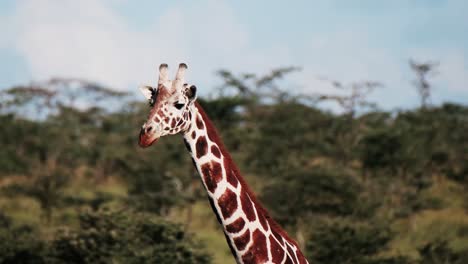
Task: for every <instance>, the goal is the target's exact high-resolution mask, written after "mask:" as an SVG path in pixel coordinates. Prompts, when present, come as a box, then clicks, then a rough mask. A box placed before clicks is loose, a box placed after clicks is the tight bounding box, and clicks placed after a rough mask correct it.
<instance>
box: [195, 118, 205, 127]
mask: <svg viewBox="0 0 468 264" xmlns="http://www.w3.org/2000/svg"><path fill="white" fill-rule="evenodd" d="M196 123H197V127H198V129H203V127H204V126H203V121H202V120H201V119H200V117H199V116H197V120H196Z"/></svg>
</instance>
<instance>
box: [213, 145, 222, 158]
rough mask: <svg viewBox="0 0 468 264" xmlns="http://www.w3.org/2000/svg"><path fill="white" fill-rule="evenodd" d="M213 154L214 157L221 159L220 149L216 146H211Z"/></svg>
mask: <svg viewBox="0 0 468 264" xmlns="http://www.w3.org/2000/svg"><path fill="white" fill-rule="evenodd" d="M211 153H213V155H215V156H216V157H217V158H218V159H219V158H221V152H219V148H218V147H217V146H216V145H213V146H211Z"/></svg>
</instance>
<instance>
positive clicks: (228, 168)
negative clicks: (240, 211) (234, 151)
mask: <svg viewBox="0 0 468 264" xmlns="http://www.w3.org/2000/svg"><path fill="white" fill-rule="evenodd" d="M224 168H225V169H226V180H227V181H228V182H229V183H230V184H231V185H232V186H234V187H237V184H238V182H239V180H238V179H237V176H236V175H235V173H234V171H233V170H232V169H231V166H229V162H228V159H227V158H225V159H224Z"/></svg>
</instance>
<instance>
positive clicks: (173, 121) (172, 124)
mask: <svg viewBox="0 0 468 264" xmlns="http://www.w3.org/2000/svg"><path fill="white" fill-rule="evenodd" d="M175 122H176V120H175V118H172V121H171V127H172V128H174V127H175V125H176V123H175Z"/></svg>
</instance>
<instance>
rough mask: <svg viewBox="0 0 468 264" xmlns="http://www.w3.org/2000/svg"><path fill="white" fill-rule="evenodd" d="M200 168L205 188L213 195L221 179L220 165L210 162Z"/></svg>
mask: <svg viewBox="0 0 468 264" xmlns="http://www.w3.org/2000/svg"><path fill="white" fill-rule="evenodd" d="M200 168H201V174H202V175H203V180H204V181H205V184H206V187H207V188H208V190H209V191H210V192H212V193H213V192H214V191H215V190H216V187H217V186H218V182H220V181H221V178H222V171H221V164H219V163H218V162H215V161H211V162H207V163H205V164H203V165H202V166H201V167H200Z"/></svg>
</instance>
